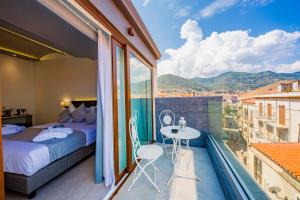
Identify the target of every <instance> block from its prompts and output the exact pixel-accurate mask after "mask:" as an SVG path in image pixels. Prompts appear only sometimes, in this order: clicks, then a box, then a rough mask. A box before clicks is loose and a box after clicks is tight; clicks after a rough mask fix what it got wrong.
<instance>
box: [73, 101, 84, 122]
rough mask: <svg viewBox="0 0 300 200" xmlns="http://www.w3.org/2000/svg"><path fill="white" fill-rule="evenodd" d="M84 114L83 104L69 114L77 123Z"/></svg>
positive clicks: (81, 119)
mask: <svg viewBox="0 0 300 200" xmlns="http://www.w3.org/2000/svg"><path fill="white" fill-rule="evenodd" d="M85 114H86V112H85V106H84V104H81V105H80V106H79V107H78V108H77V109H75V111H73V112H72V113H71V116H72V118H73V120H74V122H76V123H79V122H82V121H83V120H84V119H85Z"/></svg>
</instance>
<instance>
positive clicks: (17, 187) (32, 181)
mask: <svg viewBox="0 0 300 200" xmlns="http://www.w3.org/2000/svg"><path fill="white" fill-rule="evenodd" d="M94 152H95V144H92V145H90V146H87V147H83V148H81V149H79V150H77V151H75V152H73V153H71V154H69V155H67V156H64V157H62V158H60V159H58V160H56V161H54V162H52V163H51V164H49V165H48V166H46V167H44V168H43V169H41V170H39V171H38V172H36V173H35V174H33V175H32V176H24V175H20V174H13V173H7V172H5V173H4V182H5V188H6V189H8V190H12V191H15V192H19V193H22V194H25V195H28V198H29V199H32V198H34V197H35V195H36V190H37V189H38V188H40V187H41V186H43V185H45V184H46V183H48V182H49V181H51V180H52V179H54V178H55V177H57V176H58V175H60V174H62V173H63V172H65V171H67V170H68V169H70V168H71V167H73V166H74V165H75V164H77V163H79V162H80V161H82V160H84V159H86V158H87V157H89V156H91V155H92V154H94Z"/></svg>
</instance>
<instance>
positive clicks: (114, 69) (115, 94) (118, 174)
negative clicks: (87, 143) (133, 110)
mask: <svg viewBox="0 0 300 200" xmlns="http://www.w3.org/2000/svg"><path fill="white" fill-rule="evenodd" d="M111 47H112V48H111V49H112V86H113V90H112V91H113V119H114V123H113V124H114V133H113V134H114V173H115V183H116V184H117V183H118V182H119V181H120V180H121V179H122V177H123V176H124V175H125V174H126V172H127V167H128V163H127V166H126V167H125V169H124V170H122V171H121V172H120V171H119V166H120V165H119V133H118V130H119V129H118V85H117V55H116V49H117V48H116V47H119V48H121V49H123V50H124V80H125V88H124V89H125V115H126V118H125V123H126V151H128V142H127V140H128V134H127V132H128V126H127V121H128V120H127V118H128V112H130V107H128V106H127V99H128V97H127V94H128V90H127V67H128V66H127V52H126V45H124V44H122V43H121V42H119V41H118V40H117V39H116V38H114V37H112V38H111ZM126 161H127V162H128V159H127V152H126Z"/></svg>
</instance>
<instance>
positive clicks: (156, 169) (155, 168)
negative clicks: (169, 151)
mask: <svg viewBox="0 0 300 200" xmlns="http://www.w3.org/2000/svg"><path fill="white" fill-rule="evenodd" d="M151 164H152V166H153V168H154V170H155V171H156V172H159V170H158V168H157V167H156V166H155V165H154V163H153V162H152V163H151Z"/></svg>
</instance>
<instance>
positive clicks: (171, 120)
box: [159, 110, 175, 158]
mask: <svg viewBox="0 0 300 200" xmlns="http://www.w3.org/2000/svg"><path fill="white" fill-rule="evenodd" d="M159 122H160V128H163V127H165V126H175V114H174V113H173V112H172V111H171V110H163V111H161V113H160V114H159ZM161 137H162V146H163V148H164V149H165V152H166V154H167V157H168V158H169V154H173V153H174V152H168V150H167V147H171V148H172V147H173V145H167V144H166V141H167V140H170V141H172V138H167V137H165V136H164V135H163V134H161Z"/></svg>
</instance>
